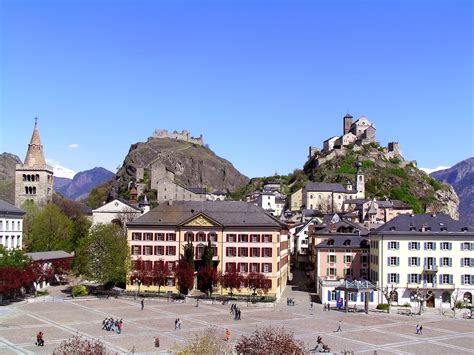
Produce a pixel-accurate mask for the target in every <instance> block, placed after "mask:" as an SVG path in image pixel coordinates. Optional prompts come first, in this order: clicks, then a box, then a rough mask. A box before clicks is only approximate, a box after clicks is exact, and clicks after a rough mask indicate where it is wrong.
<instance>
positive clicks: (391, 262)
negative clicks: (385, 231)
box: [387, 256, 400, 266]
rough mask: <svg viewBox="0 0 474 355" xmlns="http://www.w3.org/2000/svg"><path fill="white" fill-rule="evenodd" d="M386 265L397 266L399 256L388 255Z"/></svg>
mask: <svg viewBox="0 0 474 355" xmlns="http://www.w3.org/2000/svg"><path fill="white" fill-rule="evenodd" d="M387 259H388V260H387V265H388V266H398V265H400V261H399V257H398V256H389V257H388V258H387Z"/></svg>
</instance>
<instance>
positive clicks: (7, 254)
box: [0, 245, 30, 268]
mask: <svg viewBox="0 0 474 355" xmlns="http://www.w3.org/2000/svg"><path fill="white" fill-rule="evenodd" d="M29 262H30V258H29V257H27V256H26V255H25V253H24V252H23V251H22V250H20V249H11V250H7V249H5V247H4V246H3V245H0V267H7V266H11V267H17V268H22V267H24V266H26V265H27V264H28V263H29Z"/></svg>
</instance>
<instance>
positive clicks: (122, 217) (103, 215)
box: [92, 199, 149, 227]
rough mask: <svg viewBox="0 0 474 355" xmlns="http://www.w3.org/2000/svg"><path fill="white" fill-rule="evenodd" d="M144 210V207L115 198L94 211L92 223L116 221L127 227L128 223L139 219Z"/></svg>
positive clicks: (115, 222)
mask: <svg viewBox="0 0 474 355" xmlns="http://www.w3.org/2000/svg"><path fill="white" fill-rule="evenodd" d="M148 207H149V206H148ZM143 212H144V209H143V210H142V209H140V208H138V207H137V206H136V205H133V204H130V203H129V202H127V201H123V200H119V199H115V200H113V201H110V202H109V203H106V204H105V205H103V206H101V207H99V208H96V209H95V210H93V211H92V225H96V224H109V223H114V224H117V225H119V226H120V227H125V224H126V223H128V222H131V221H133V220H135V219H137V218H138V217H139V216H140V215H141V214H142V213H143Z"/></svg>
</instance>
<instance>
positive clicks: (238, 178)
mask: <svg viewBox="0 0 474 355" xmlns="http://www.w3.org/2000/svg"><path fill="white" fill-rule="evenodd" d="M153 161H159V162H161V163H163V164H164V165H165V166H166V167H167V168H168V169H170V170H172V171H174V172H176V175H175V182H176V183H178V184H180V185H182V186H185V187H206V188H207V189H208V190H210V191H213V190H222V191H229V192H230V191H235V190H236V189H237V188H238V187H240V186H241V185H243V184H246V183H247V182H248V178H247V177H246V176H244V175H242V174H241V173H240V172H239V171H238V170H237V169H235V168H234V166H233V165H232V164H231V163H230V162H229V161H227V160H225V159H223V158H221V157H219V156H217V155H216V154H215V153H214V152H213V151H212V150H210V149H209V148H208V147H206V146H201V145H197V144H192V143H189V142H184V141H180V140H175V139H170V138H149V139H148V141H147V142H139V143H136V144H133V145H132V146H131V147H130V150H129V152H128V154H127V156H126V157H125V160H124V162H123V165H122V167H121V168H120V169H119V171H118V172H117V174H116V175H115V178H114V180H113V182H112V185H111V188H110V191H109V199H111V198H115V197H119V196H120V197H126V193H127V192H126V191H127V189H128V183H129V182H130V181H136V171H137V168H140V167H142V168H144V169H145V174H144V179H143V181H139V182H142V183H145V184H146V185H147V186H148V187H149V186H150V185H149V183H150V181H149V180H150V163H152V162H153Z"/></svg>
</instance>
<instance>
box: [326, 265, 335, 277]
mask: <svg viewBox="0 0 474 355" xmlns="http://www.w3.org/2000/svg"><path fill="white" fill-rule="evenodd" d="M336 273H337V270H336V268H335V267H329V268H328V269H327V275H328V277H336Z"/></svg>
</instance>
